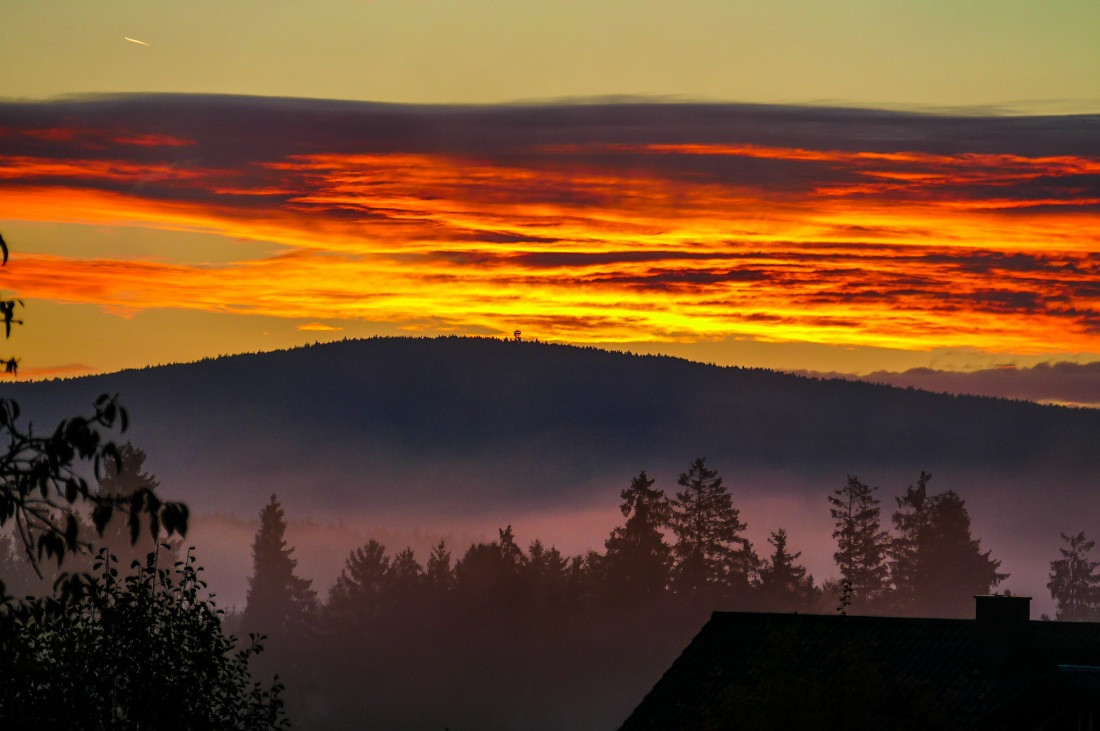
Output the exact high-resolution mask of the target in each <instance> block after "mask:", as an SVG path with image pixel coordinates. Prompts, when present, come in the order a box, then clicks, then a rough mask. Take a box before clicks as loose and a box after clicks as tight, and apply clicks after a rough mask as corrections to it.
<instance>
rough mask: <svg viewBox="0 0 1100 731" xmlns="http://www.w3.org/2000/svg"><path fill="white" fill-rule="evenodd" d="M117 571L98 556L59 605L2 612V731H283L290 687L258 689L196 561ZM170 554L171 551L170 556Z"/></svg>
mask: <svg viewBox="0 0 1100 731" xmlns="http://www.w3.org/2000/svg"><path fill="white" fill-rule="evenodd" d="M157 555H158V554H157V553H151V554H149V557H148V560H147V562H146V563H145V564H144V565H142V564H140V563H139V562H137V561H134V562H133V564H132V565H131V569H132V571H131V572H130V573H129V574H128V575H126V576H120V574H119V571H118V568H117V560H116V559H115V558H114V557H113V556H110V555H109V554H108V553H107V552H106V550H103V551H100V553H99V555H98V557H97V558H96V561H95V564H94V573H93V574H91V575H87V576H83V577H78V578H70V579H69V585H68V587H67V591H65V592H62V591H61V587H58V592H57V594H58V595H59V596H65V601H59V600H57V599H45V600H43V599H37V600H27V601H24V602H20V603H8V604H6V605H4V606H2V607H0V728H4V729H189V730H199V729H241V730H242V731H244V730H249V731H251V730H252V729H256V730H259V729H278V728H286V727H288V726H289V723H288V722H287V719H286V716H285V714H284V712H283V702H282V699H281V697H280V695H281V692H282V686H281V685H280V684H279V683H278V681H277V680H276V682H274V683H273V684H272V685H271V686H270V687H269V688H264V687H262V686H261V685H260V684H259V683H256V682H253V681H252V679H251V676H250V674H249V670H248V661H249V658H250V657H252V656H253V655H256V654H258V653H259V652H260V650H261V647H260V645H259V640H260V639H262V638H258V637H255V636H253V637H251V642H250V644H249V645H248V646H246V647H244V648H243V649H239V648H238V647H237V640H236V638H234V637H227V636H226V635H225V634H223V632H222V612H221V610H219V609H217V608H216V607H215V605H214V604H213V602H212V601H211V600H210V599H208V598H204V595H205V589H206V583H205V582H204V581H202V580H201V578H200V577H199V574H200V571H201V569H200V568H199V567H197V566H196V565H195V559H194V557H193V556H191V555H190V554H188V555H187V556H186V558H185V559H184V560H183V561H178V562H176V563H175V566H174V567H173V568H172V569H165V568H161V567H159V566H158V565H157ZM167 555H171V554H167Z"/></svg>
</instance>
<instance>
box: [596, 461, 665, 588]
mask: <svg viewBox="0 0 1100 731" xmlns="http://www.w3.org/2000/svg"><path fill="white" fill-rule="evenodd" d="M653 485H654V480H652V479H650V478H649V477H647V476H646V473H645V470H642V471H641V472H640V473H638V476H637V477H635V478H634V479H632V480H631V481H630V487H628V488H625V489H624V490H623V491H622V492H621V493H620V495H621V497H622V500H623V503H622V506H621V507H620V510H622V513H623V515H624V516H625V517H626V523H625V524H624V525H622V526H620V527H618V528H615V529H614V530H613V531H612V532H611V537H610V538H608V539H607V542H606V543H605V544H604V545H605V547H606V548H607V553H606V555H605V556H604V561H603V568H604V581H605V582H606V583H607V587H608V590H609V592H610V593H611V595H612V596H614V597H619V598H621V599H623V600H626V601H634V600H636V599H639V598H642V597H650V598H651V597H655V596H657V595H659V594H661V593H663V592H664V590H665V588H666V586H667V585H668V577H669V565H670V563H671V561H672V547H671V546H669V544H668V543H667V542H666V541H665V536H664V532H663V531H664V529H665V528H666V527H668V525H669V520H670V517H671V508H670V506H669V502H668V498H666V497H665V494H664V491H662V490H658V489H655V488H654V487H653Z"/></svg>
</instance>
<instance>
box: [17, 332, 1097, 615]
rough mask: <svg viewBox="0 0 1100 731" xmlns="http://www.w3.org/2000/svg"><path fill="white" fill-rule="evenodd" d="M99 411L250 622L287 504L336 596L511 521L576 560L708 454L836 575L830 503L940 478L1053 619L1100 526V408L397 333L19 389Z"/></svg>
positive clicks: (887, 495) (749, 511)
mask: <svg viewBox="0 0 1100 731" xmlns="http://www.w3.org/2000/svg"><path fill="white" fill-rule="evenodd" d="M100 393H112V394H114V393H118V394H120V395H121V399H122V402H123V403H124V405H125V406H126V407H127V408H128V409H129V412H130V415H131V427H130V430H129V431H128V432H127V434H126V438H127V439H128V440H130V441H131V442H132V443H133V444H134V445H135V446H137V447H139V448H141V449H142V450H143V451H144V452H145V453H146V454H147V455H148V461H147V464H146V468H147V469H148V470H149V471H150V472H151V473H153V474H155V475H156V477H157V478H158V480H159V481H160V483H161V485H162V487H161V488H160V489H161V491H162V492H163V493H164V494H165V495H168V496H171V497H172V498H173V499H179V500H183V501H186V502H187V503H188V504H189V505H190V506H191V509H192V512H193V514H194V515H195V519H194V521H193V526H194V533H193V539H194V540H199V541H203V540H205V541H208V542H209V543H210V545H211V547H212V549H213V550H211V551H209V552H208V555H209V556H210V558H208V559H207V560H206V561H205V564H206V566H207V569H208V571H210V572H211V575H212V577H214V580H215V585H216V586H218V588H219V593H220V595H221V596H222V597H223V600H224V601H226V602H227V603H228V604H229V605H240V604H242V603H243V599H244V582H243V578H244V576H245V573H246V571H247V570H248V567H249V561H250V559H249V556H248V552H247V548H248V545H249V542H250V540H251V534H252V532H253V531H254V530H255V526H256V519H257V515H258V513H259V510H260V508H261V507H262V506H263V504H264V503H265V501H266V500H267V498H268V497H269V496H270V495H271V494H273V493H275V494H278V496H279V499H280V501H281V502H282V504H283V505H284V506H285V507H286V510H287V514H288V520H289V522H290V527H289V535H290V539H291V541H292V543H294V545H297V546H298V555H299V556H302V557H303V561H304V562H305V563H304V564H303V566H309V568H310V569H311V573H313V574H314V575H313V576H311V578H313V579H314V580H316V581H317V582H318V583H319V585H321V586H322V587H327V586H328V585H329V584H330V583H331V582H332V581H334V580H335V577H336V574H337V573H338V572H339V570H340V566H341V562H342V560H343V557H344V555H345V552H346V551H347V550H349V549H350V548H351V545H349V540H350V541H352V542H356V541H359V540H360V539H364V538H365V537H367V536H370V535H379V532H380V531H390V532H392V533H391V534H392V536H393V540H394V541H396V543H400V544H403V545H400V546H398V545H393V547H394V548H395V549H398V548H403V547H404V544H409V545H416V546H417V547H418V548H419V547H421V546H423V547H427V546H429V545H431V543H432V542H433V541H435V540H437V539H438V538H440V537H444V536H448V535H451V536H454V537H455V538H456V540H461V541H462V542H463V543H465V542H467V541H472V540H475V539H486V538H492V537H493V536H495V535H496V531H497V529H498V528H501V527H504V526H505V525H513V526H514V528H515V531H516V533H517V535H518V536H519V537H520V538H521V539H522V540H526V541H530V540H533V539H535V538H539V539H541V540H542V541H544V542H546V543H548V544H550V543H553V544H555V545H557V546H558V547H559V548H560V549H562V550H563V551H567V552H570V553H581V552H583V551H585V550H587V549H589V548H594V549H599V548H602V543H603V541H604V540H605V539H606V537H607V533H608V531H610V530H611V529H612V528H613V527H614V526H615V525H616V524H617V522H618V521H619V518H620V515H619V512H618V509H617V506H618V494H619V491H620V490H621V489H622V488H623V487H624V486H625V485H626V484H628V482H629V480H630V478H631V476H633V475H635V474H637V473H638V471H639V470H642V469H644V470H646V471H647V472H648V474H649V475H650V476H652V477H653V478H654V479H655V480H656V484H657V486H658V487H659V488H663V489H665V490H666V491H668V490H670V489H671V488H672V487H674V486H675V480H676V477H677V476H678V475H679V474H680V473H681V472H683V470H684V469H685V468H686V466H687V465H688V464H689V463H690V462H691V460H693V459H695V458H696V457H700V456H703V457H706V458H707V460H708V464H710V465H711V466H713V467H714V468H716V469H718V470H719V471H720V473H721V474H722V475H723V476H724V478H725V480H726V484H727V485H728V486H729V488H730V490H731V493H732V495H733V499H734V501H735V503H736V504H737V505H738V506H740V507H741V509H742V511H743V517H744V518H745V520H746V521H747V523H748V530H747V533H748V535H749V537H750V538H751V539H752V540H754V542H755V543H756V544H757V545H762V544H764V543H765V542H766V539H767V536H768V534H769V532H770V531H773V530H775V529H776V528H779V527H783V528H786V529H787V531H788V532H789V534H790V536H791V540H792V545H793V546H794V547H795V548H797V549H798V550H801V551H803V552H804V556H805V560H806V562H807V565H808V567H809V568H810V570H811V572H812V573H813V574H814V575H815V576H817V577H818V578H820V579H824V578H828V576H830V575H833V574H834V573H835V568H834V567H833V565H832V561H831V553H832V551H833V550H834V547H833V542H832V540H831V538H830V530H831V528H830V520H829V515H828V511H827V509H826V504H825V498H826V495H828V494H829V492H831V491H832V490H834V489H836V488H838V487H840V486H842V485H843V484H844V481H845V479H846V477H847V475H849V474H856V475H859V476H860V477H861V478H862V479H863V480H864V481H866V482H868V483H870V484H873V485H877V486H880V488H881V490H880V494H881V496H882V498H883V500H884V502H885V503H886V504H887V507H888V508H891V507H893V500H894V498H895V497H897V496H899V495H900V494H901V493H902V491H903V490H904V489H905V487H906V486H907V485H909V484H912V483H913V482H914V481H915V480H916V478H917V476H918V475H919V474H920V472H921V471H922V470H923V471H927V472H929V473H931V474H932V475H933V476H934V483H933V486H934V487H935V488H938V489H941V490H953V491H955V492H957V493H958V494H959V495H961V496H962V497H963V498H965V499H966V501H967V505H968V507H969V510H970V514H971V516H972V518H973V521H974V525H975V530H976V533H977V535H979V536H980V537H981V538H982V539H983V545H985V546H986V547H987V548H992V549H993V550H994V553H995V555H997V556H998V557H999V558H1000V559H1001V560H1002V561H1003V562H1004V568H1005V569H1006V570H1008V571H1009V572H1010V574H1011V578H1010V579H1009V580H1008V582H1007V584H1006V587H1007V588H1010V589H1011V590H1012V591H1014V592H1016V593H1027V594H1032V595H1034V596H1035V597H1036V600H1037V606H1038V607H1040V608H1044V607H1046V606H1047V605H1046V604H1044V602H1046V601H1048V599H1047V598H1046V597H1044V594H1045V589H1044V585H1045V582H1046V571H1047V566H1046V565H1045V564H1044V562H1043V561H1036V560H1035V557H1036V556H1039V557H1046V556H1051V555H1052V554H1054V552H1055V550H1056V548H1055V546H1056V543H1057V541H1058V536H1059V533H1060V532H1076V531H1077V530H1082V529H1083V530H1086V531H1091V529H1092V528H1093V526H1092V525H1091V524H1085V525H1081V524H1080V523H1082V516H1089V515H1097V514H1100V510H1098V508H1100V496H1098V494H1097V492H1096V490H1095V489H1094V488H1095V485H1096V483H1097V477H1098V476H1100V452H1098V451H1097V450H1096V449H1095V437H1096V435H1097V434H1098V433H1100V411H1097V410H1089V409H1071V408H1060V407H1052V406H1039V405H1035V404H1032V403H1027V402H1020V401H1009V400H1004V399H991V398H980V397H971V396H951V395H946V394H933V393H927V392H921V391H915V390H912V389H899V388H891V387H887V386H882V385H876V384H869V383H859V382H849V381H844V380H831V379H815V378H807V377H799V376H794V375H788V374H783V373H778V372H773V371H766V370H760V369H742V368H735V367H718V366H712V365H706V364H701V363H695V362H690V361H686V360H682V359H677V358H671V357H665V356H634V355H630V354H624V353H615V352H607V351H603V350H598V349H594V348H580V347H574V346H563V345H549V344H541V343H536V342H515V341H507V342H502V341H499V340H493V339H477V338H450V337H445V338H434V339H429V338H376V339H369V340H348V341H344V342H336V343H329V344H324V345H315V346H312V347H305V348H297V349H293V350H287V351H278V352H271V353H260V354H246V355H235V356H227V357H222V358H217V359H210V360H205V361H201V362H197V363H190V364H180V365H170V366H160V367H151V368H146V369H142V370H129V371H122V372H119V373H114V374H107V375H100V376H89V377H82V378H73V379H67V380H52V381H44V382H32V383H12V384H4V386H3V387H2V388H0V395H2V396H6V397H10V398H14V399H15V400H17V401H18V402H19V403H20V404H21V406H22V408H23V413H24V417H25V418H27V419H29V420H30V421H31V422H32V423H34V424H38V425H42V426H47V425H52V424H53V423H55V422H56V420H57V419H60V418H62V417H64V416H66V415H67V414H69V413H71V411H72V409H73V408H75V407H74V405H79V404H90V403H91V401H92V400H93V399H94V398H95V397H96V396H97V395H99V394H100ZM416 531H419V532H420V534H422V535H420V537H417V536H416V535H414V533H415V532H416ZM383 537H389V536H383ZM1051 557H1052V558H1053V556H1051ZM233 577H236V580H235V583H230V582H232V581H233ZM1044 610H1045V609H1044Z"/></svg>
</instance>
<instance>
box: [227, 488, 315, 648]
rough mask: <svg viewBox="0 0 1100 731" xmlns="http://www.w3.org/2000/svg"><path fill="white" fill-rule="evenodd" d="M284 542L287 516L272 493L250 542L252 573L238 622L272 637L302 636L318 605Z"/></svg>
mask: <svg viewBox="0 0 1100 731" xmlns="http://www.w3.org/2000/svg"><path fill="white" fill-rule="evenodd" d="M293 552H294V548H293V547H290V548H288V547H287V545H286V516H285V514H284V513H283V506H282V505H280V504H279V500H278V498H276V497H275V496H274V495H272V496H271V500H270V501H269V502H268V504H267V505H266V506H264V509H263V510H262V511H260V528H259V530H257V531H256V538H255V540H254V541H253V542H252V576H251V577H250V578H249V579H248V594H247V596H246V599H245V608H244V613H243V615H242V617H241V626H242V627H243V628H244V630H245V631H247V632H259V633H262V634H266V635H268V636H270V637H272V638H283V637H301V635H302V633H303V631H304V630H306V628H307V627H308V626H309V625H310V623H311V619H312V616H313V614H314V611H315V609H316V607H317V594H316V592H314V591H313V589H312V588H311V584H312V582H311V581H309V580H307V579H303V578H301V577H299V576H297V575H296V574H295V573H294V569H295V568H296V567H297V565H298V560H297V559H295V558H293V557H292V556H291V554H292V553H293Z"/></svg>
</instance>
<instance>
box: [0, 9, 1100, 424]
mask: <svg viewBox="0 0 1100 731" xmlns="http://www.w3.org/2000/svg"><path fill="white" fill-rule="evenodd" d="M4 15H5V22H4V24H3V26H2V27H0V68H3V69H5V73H4V74H3V75H2V76H0V233H2V234H3V235H4V237H5V239H6V240H7V241H8V243H9V245H10V247H11V249H12V258H11V261H10V262H9V264H8V265H7V266H6V267H5V268H4V270H3V271H2V272H0V287H2V288H3V291H4V292H5V293H11V296H17V297H19V298H21V299H22V300H23V302H24V305H25V306H24V307H23V309H22V314H23V317H24V318H25V320H26V323H27V324H26V326H25V327H23V328H19V329H17V331H16V333H15V334H14V336H13V338H12V339H11V340H10V341H9V342H8V343H7V346H8V349H9V350H11V351H12V353H14V354H17V355H18V357H19V358H20V372H21V377H30V378H42V377H51V376H65V375H79V374H82V373H94V372H102V371H110V370H117V369H119V368H125V367H139V366H144V365H151V364H157V363H167V362H175V361H180V360H193V359H196V358H201V357H205V356H210V355H218V354H224V353H232V352H245V351H257V350H268V349H273V348H280V347H289V346H293V345H296V344H301V343H305V342H314V341H323V340H330V339H334V338H343V337H360V336H369V335H378V334H382V335H399V334H423V335H431V334H444V333H445V334H453V333H459V334H469V335H485V336H493V337H507V336H509V335H510V334H511V333H512V332H513V331H514V330H520V331H521V332H522V333H523V337H526V338H539V339H541V340H549V341H555V342H570V343H581V344H594V345H600V346H603V347H610V348H619V349H627V350H632V351H635V352H647V353H648V352H663V353H671V354H675V355H682V356H685V357H689V358H693V359H697V360H704V361H710V362H716V363H722V364H738V365H750V366H762V367H771V368H783V369H789V370H800V371H806V372H812V373H833V374H838V375H847V376H861V377H866V378H871V379H875V380H882V381H886V382H893V381H892V379H893V380H896V381H899V382H902V381H903V379H909V380H908V381H904V383H902V385H913V384H916V385H922V386H926V387H930V388H935V389H937V390H940V389H945V390H965V391H970V392H987V393H993V394H995V395H1009V396H1012V397H1021V398H1033V399H1036V400H1043V401H1052V402H1057V403H1071V404H1074V403H1076V404H1095V403H1100V398H1098V397H1097V390H1098V384H1100V371H1098V370H1097V366H1096V363H1098V362H1100V287H1098V286H1097V284H1096V283H1097V282H1098V281H1100V279H1098V277H1097V273H1098V272H1097V270H1098V267H1100V225H1098V223H1100V116H1097V115H1098V113H1100V44H1097V43H1096V42H1095V39H1096V37H1097V32H1098V31H1100V5H1098V4H1097V3H1095V2H1091V1H1088V2H1050V3H1042V4H1040V3H1034V2H1018V1H1015V0H997V1H996V2H992V1H988V2H982V1H975V2H966V3H958V2H940V1H939V0H923V1H920V2H913V1H905V0H903V1H899V2H861V1H837V2H830V3H820V2H809V1H803V2H784V1H778V2H773V3H748V2H733V1H726V2H715V1H712V0H685V1H684V2H680V3H665V2H651V1H648V0H632V2H584V1H582V0H516V1H515V2H509V3H499V2H480V1H474V0H465V1H463V2H458V1H449V0H401V1H400V2H398V1H396V0H394V1H390V0H376V1H375V2H317V3H313V4H311V5H310V6H309V8H308V10H306V9H304V8H303V6H302V5H301V4H299V3H295V4H291V3H282V2H272V3H266V4H264V6H263V8H262V9H259V8H258V7H257V6H256V5H254V4H250V3H242V2H220V3H208V2H194V3H187V4H168V3H137V2H116V3H110V4H92V3H82V2H71V1H70V2H65V1H59V2H52V3H30V2H26V3H23V2H20V3H13V4H10V5H9V6H7V7H5V11H4ZM209 95H218V96H209ZM914 379H915V380H914ZM921 379H923V380H921Z"/></svg>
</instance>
